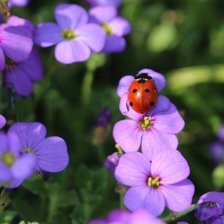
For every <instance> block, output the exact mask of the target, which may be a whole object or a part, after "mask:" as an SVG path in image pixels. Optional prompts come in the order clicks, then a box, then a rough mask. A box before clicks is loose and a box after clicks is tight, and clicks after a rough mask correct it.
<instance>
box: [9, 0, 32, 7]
mask: <svg viewBox="0 0 224 224" xmlns="http://www.w3.org/2000/svg"><path fill="white" fill-rule="evenodd" d="M29 1H30V0H9V2H8V5H9V7H10V8H11V7H13V6H20V7H24V6H26V5H27V4H28V3H29Z"/></svg>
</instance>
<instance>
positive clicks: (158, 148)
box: [142, 128, 178, 160]
mask: <svg viewBox="0 0 224 224" xmlns="http://www.w3.org/2000/svg"><path fill="white" fill-rule="evenodd" d="M177 145H178V140H177V137H176V136H175V135H171V134H166V133H162V132H159V131H157V130H155V129H154V128H151V130H149V131H144V134H143V138H142V152H143V153H144V154H145V155H146V156H147V157H148V158H149V159H150V160H151V159H153V158H154V156H156V155H157V154H158V153H160V152H163V151H169V152H171V151H173V150H175V149H176V148H177Z"/></svg>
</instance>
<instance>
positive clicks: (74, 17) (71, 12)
mask: <svg viewBox="0 0 224 224" xmlns="http://www.w3.org/2000/svg"><path fill="white" fill-rule="evenodd" d="M55 18H56V21H57V23H58V24H59V26H60V28H61V29H63V30H64V29H75V28H78V27H81V26H82V25H84V24H86V23H87V21H88V14H87V12H86V11H85V10H84V9H83V8H82V7H80V6H78V5H75V4H59V5H58V6H57V7H56V8H55Z"/></svg>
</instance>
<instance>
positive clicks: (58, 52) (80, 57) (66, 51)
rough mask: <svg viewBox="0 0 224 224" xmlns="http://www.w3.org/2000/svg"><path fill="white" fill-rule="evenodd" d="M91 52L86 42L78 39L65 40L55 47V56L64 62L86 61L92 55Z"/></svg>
mask: <svg viewBox="0 0 224 224" xmlns="http://www.w3.org/2000/svg"><path fill="white" fill-rule="evenodd" d="M90 53H91V52H90V49H89V48H88V47H87V45H86V44H84V43H82V42H78V41H76V40H73V41H63V42H61V43H59V44H57V46H56V48H55V57H56V59H57V61H59V62H61V63H63V64H71V63H74V62H82V61H85V60H87V59H88V58H89V57H90Z"/></svg>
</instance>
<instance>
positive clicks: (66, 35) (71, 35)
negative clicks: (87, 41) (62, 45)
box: [62, 29, 77, 40]
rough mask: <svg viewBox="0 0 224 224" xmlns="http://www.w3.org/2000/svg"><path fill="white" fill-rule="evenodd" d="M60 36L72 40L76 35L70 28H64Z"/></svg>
mask: <svg viewBox="0 0 224 224" xmlns="http://www.w3.org/2000/svg"><path fill="white" fill-rule="evenodd" d="M62 37H63V38H64V39H67V40H74V39H75V38H77V35H76V34H75V33H74V31H73V30H72V29H66V30H64V31H63V32H62Z"/></svg>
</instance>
